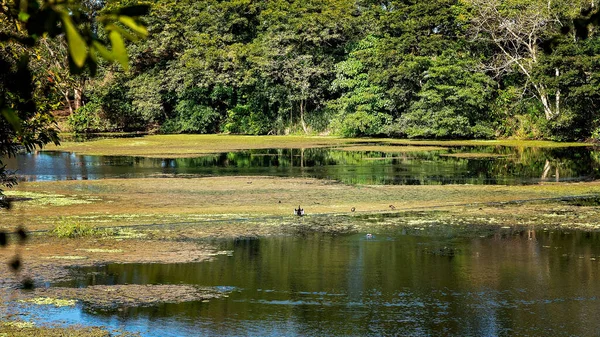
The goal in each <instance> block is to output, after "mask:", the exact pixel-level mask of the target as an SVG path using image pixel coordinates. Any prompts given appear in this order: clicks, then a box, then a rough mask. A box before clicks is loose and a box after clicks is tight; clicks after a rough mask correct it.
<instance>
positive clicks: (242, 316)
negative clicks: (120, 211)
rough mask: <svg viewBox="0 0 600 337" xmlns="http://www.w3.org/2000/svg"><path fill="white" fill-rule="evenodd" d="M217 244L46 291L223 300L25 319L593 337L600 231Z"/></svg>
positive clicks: (599, 303)
mask: <svg viewBox="0 0 600 337" xmlns="http://www.w3.org/2000/svg"><path fill="white" fill-rule="evenodd" d="M217 244H218V245H220V247H221V248H222V249H225V250H230V251H231V253H230V254H229V256H225V255H223V256H219V257H218V258H217V259H216V260H214V261H211V262H201V263H189V264H112V265H107V266H101V267H89V268H82V269H74V270H72V277H73V281H69V282H63V283H59V284H55V285H57V286H68V287H86V286H89V285H116V284H186V285H198V286H210V287H217V289H221V290H222V291H224V292H227V293H228V295H229V297H226V298H221V299H213V300H210V301H209V302H187V303H183V304H163V305H158V306H154V307H147V308H120V309H119V310H114V311H111V310H108V311H102V310H100V311H99V310H98V309H93V308H90V307H87V306H86V305H78V306H77V307H71V308H54V307H51V306H41V307H38V309H33V310H34V311H33V312H32V315H33V316H37V318H36V320H37V321H41V322H49V323H57V322H58V323H60V324H69V323H71V324H86V325H87V324H90V325H102V326H104V327H107V328H112V329H122V330H125V331H130V332H139V333H141V334H142V335H144V336H184V335H194V336H200V335H203V336H215V335H230V336H250V335H254V336H283V335H301V336H323V335H326V336H365V335H371V336H382V335H410V336H450V335H452V336H525V335H532V336H574V335H576V336H592V335H597V333H598V331H600V321H599V320H598V319H597V317H600V316H599V315H600V265H599V263H600V233H586V232H581V231H552V230H543V229H540V230H530V229H526V228H481V227H477V228H476V229H473V228H467V227H465V228H459V227H450V226H441V227H435V228H429V227H428V228H401V229H397V230H395V231H392V232H387V233H382V234H377V235H375V236H374V237H372V238H367V236H366V235H365V233H358V234H347V235H328V234H308V235H305V236H299V237H275V238H260V239H242V240H234V241H221V242H217ZM36 310H37V311H36ZM24 318H26V317H24Z"/></svg>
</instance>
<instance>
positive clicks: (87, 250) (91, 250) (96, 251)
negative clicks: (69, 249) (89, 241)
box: [76, 248, 123, 253]
mask: <svg viewBox="0 0 600 337" xmlns="http://www.w3.org/2000/svg"><path fill="white" fill-rule="evenodd" d="M76 250H80V251H84V252H88V253H122V252H123V250H122V249H102V248H82V249H76Z"/></svg>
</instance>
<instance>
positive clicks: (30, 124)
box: [0, 0, 148, 206]
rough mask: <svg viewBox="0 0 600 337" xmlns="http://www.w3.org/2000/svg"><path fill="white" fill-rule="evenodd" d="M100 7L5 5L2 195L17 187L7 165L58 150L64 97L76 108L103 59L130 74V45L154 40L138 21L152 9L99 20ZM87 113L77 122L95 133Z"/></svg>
mask: <svg viewBox="0 0 600 337" xmlns="http://www.w3.org/2000/svg"><path fill="white" fill-rule="evenodd" d="M100 7H101V6H99V2H98V1H83V2H81V1H60V0H59V1H32V0H29V1H27V0H20V1H8V0H0V196H2V189H1V187H2V186H7V187H10V186H12V185H14V184H15V183H16V181H15V179H14V176H13V175H12V174H11V172H7V171H6V169H5V167H4V165H3V164H2V159H3V158H4V157H10V156H13V155H15V154H16V153H17V152H19V151H28V152H30V151H32V150H34V149H36V148H41V147H43V146H44V145H46V144H48V143H50V142H53V143H56V144H58V129H57V128H56V123H55V122H54V118H53V115H52V114H51V113H50V111H51V110H53V109H56V108H57V107H59V106H60V105H61V104H60V100H62V99H63V98H64V99H65V101H66V102H65V103H66V105H67V106H68V107H69V110H72V109H71V98H72V97H71V93H72V94H73V95H72V96H73V98H74V100H75V102H76V104H75V105H76V107H78V106H79V105H80V104H79V103H81V93H82V84H83V83H84V82H85V81H86V80H87V79H88V78H89V76H90V75H94V74H95V73H96V71H97V69H98V66H99V62H100V61H101V58H103V59H104V60H105V61H117V62H119V63H120V64H121V66H122V67H123V68H124V69H127V68H128V67H129V63H128V56H127V51H126V50H125V44H124V40H125V39H128V40H136V39H137V37H136V36H141V37H145V36H146V35H147V31H146V28H145V27H144V26H143V25H142V24H140V23H139V22H137V21H136V17H137V16H139V15H143V14H145V13H147V12H148V6H145V5H136V6H128V7H122V8H113V9H110V8H107V9H106V10H105V11H104V12H103V14H102V15H100V16H98V13H97V10H98V9H99V8H100ZM98 29H103V32H104V34H103V35H102V36H99V35H98V34H97V33H96V32H97V30H98ZM108 46H110V48H111V49H110V50H109V49H108ZM84 72H87V73H85V74H84ZM61 96H62V97H61ZM82 110H83V111H82V112H81V113H80V114H79V116H72V118H71V120H72V121H74V124H77V125H80V126H81V128H82V129H85V130H87V129H90V124H91V123H92V122H93V119H91V118H90V117H91V116H93V111H91V109H90V107H87V106H85V107H82ZM86 111H88V113H87V114H86ZM0 206H2V205H0Z"/></svg>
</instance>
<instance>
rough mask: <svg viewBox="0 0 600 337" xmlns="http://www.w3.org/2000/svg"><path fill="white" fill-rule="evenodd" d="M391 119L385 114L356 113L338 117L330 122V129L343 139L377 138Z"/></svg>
mask: <svg viewBox="0 0 600 337" xmlns="http://www.w3.org/2000/svg"><path fill="white" fill-rule="evenodd" d="M391 119H392V117H391V116H390V115H388V114H385V113H368V112H365V111H358V112H354V113H350V114H347V115H345V116H343V117H341V118H340V117H338V119H337V120H334V121H333V122H332V128H333V129H334V130H335V133H338V134H340V135H341V136H343V137H361V136H378V135H381V134H383V133H384V132H385V130H384V127H385V126H386V125H387V124H389V123H390V121H391Z"/></svg>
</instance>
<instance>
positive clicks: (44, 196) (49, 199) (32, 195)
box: [4, 190, 92, 206]
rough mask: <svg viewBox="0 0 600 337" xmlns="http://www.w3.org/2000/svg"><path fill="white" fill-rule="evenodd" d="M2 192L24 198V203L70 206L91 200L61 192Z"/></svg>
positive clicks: (88, 202)
mask: <svg viewBox="0 0 600 337" xmlns="http://www.w3.org/2000/svg"><path fill="white" fill-rule="evenodd" d="M4 194H6V195H7V196H9V197H17V198H23V199H25V200H24V202H25V203H26V204H28V205H36V206H71V205H82V204H91V203H92V201H90V200H86V199H80V198H78V197H77V196H66V195H62V194H51V193H39V192H28V191H18V190H8V191H5V192H4Z"/></svg>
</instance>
